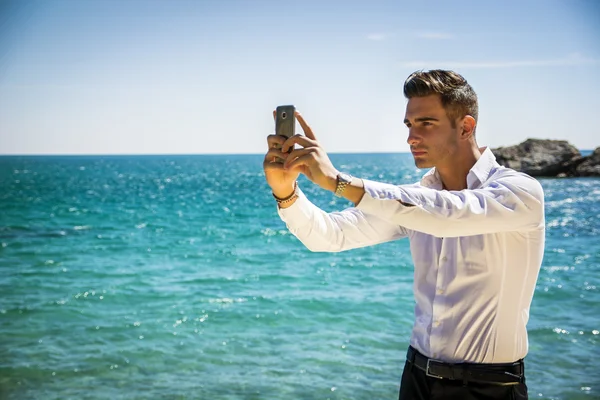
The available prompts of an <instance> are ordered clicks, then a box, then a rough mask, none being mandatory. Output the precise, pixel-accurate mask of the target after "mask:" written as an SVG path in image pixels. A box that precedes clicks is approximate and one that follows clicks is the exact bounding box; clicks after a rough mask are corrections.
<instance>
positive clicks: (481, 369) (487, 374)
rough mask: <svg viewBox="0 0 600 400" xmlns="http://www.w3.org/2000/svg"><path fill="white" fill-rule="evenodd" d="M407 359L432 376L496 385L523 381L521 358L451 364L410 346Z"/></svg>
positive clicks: (523, 369) (514, 383)
mask: <svg viewBox="0 0 600 400" xmlns="http://www.w3.org/2000/svg"><path fill="white" fill-rule="evenodd" d="M406 358H407V360H408V361H409V362H410V363H412V364H413V365H414V366H415V367H417V368H419V369H420V370H422V371H425V374H426V375H427V376H429V377H432V378H437V379H453V380H462V381H463V382H465V383H467V382H481V383H491V384H496V385H517V384H519V383H522V382H523V383H524V382H525V367H524V365H523V360H519V361H516V362H514V363H507V364H470V363H460V364H451V363H446V362H443V361H439V360H434V359H433V358H427V357H426V356H424V355H423V354H421V353H419V352H418V351H417V350H415V349H414V348H413V347H412V346H410V347H409V348H408V354H407V355H406Z"/></svg>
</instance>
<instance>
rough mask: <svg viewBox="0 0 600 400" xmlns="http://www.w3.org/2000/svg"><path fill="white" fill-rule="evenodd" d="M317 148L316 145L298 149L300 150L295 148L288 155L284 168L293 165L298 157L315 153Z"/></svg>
mask: <svg viewBox="0 0 600 400" xmlns="http://www.w3.org/2000/svg"><path fill="white" fill-rule="evenodd" d="M315 150H316V148H315V147H306V148H304V149H298V150H294V151H293V152H291V153H289V155H288V156H287V158H286V160H285V162H284V163H283V168H284V169H289V168H290V165H292V163H293V162H294V161H295V160H296V159H298V158H302V157H304V156H305V155H307V154H311V153H314V152H315Z"/></svg>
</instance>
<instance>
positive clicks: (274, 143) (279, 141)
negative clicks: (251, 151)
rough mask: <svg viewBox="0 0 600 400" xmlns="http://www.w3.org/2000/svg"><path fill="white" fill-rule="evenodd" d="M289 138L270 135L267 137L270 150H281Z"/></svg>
mask: <svg viewBox="0 0 600 400" xmlns="http://www.w3.org/2000/svg"><path fill="white" fill-rule="evenodd" d="M286 140H287V138H286V137H285V136H281V135H269V136H267V143H268V144H269V148H275V149H280V148H281V147H282V146H283V144H284V143H285V141H286Z"/></svg>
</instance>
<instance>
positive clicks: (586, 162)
mask: <svg viewBox="0 0 600 400" xmlns="http://www.w3.org/2000/svg"><path fill="white" fill-rule="evenodd" d="M572 175H573V176H600V147H597V148H596V150H594V152H593V153H592V154H590V155H589V156H587V157H584V158H583V160H582V161H581V162H580V163H579V164H578V165H577V166H576V167H575V170H574V171H573V174H572Z"/></svg>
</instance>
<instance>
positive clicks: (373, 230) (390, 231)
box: [278, 189, 407, 252]
mask: <svg viewBox="0 0 600 400" xmlns="http://www.w3.org/2000/svg"><path fill="white" fill-rule="evenodd" d="M298 190H299V189H298ZM298 194H299V197H298V199H297V200H296V201H295V203H294V204H293V205H292V206H290V207H288V208H285V209H279V211H278V212H279V216H280V217H281V219H282V220H283V221H284V222H285V223H286V225H287V227H288V229H289V230H290V232H292V234H294V236H296V237H297V238H298V239H299V240H300V241H301V242H302V243H303V244H304V245H305V246H306V247H307V248H308V249H309V250H311V251H320V252H339V251H344V250H350V249H354V248H358V247H365V246H371V245H374V244H378V243H383V242H387V241H391V240H395V239H399V238H402V237H406V236H407V231H406V229H404V228H402V227H400V226H398V225H396V224H394V223H390V222H389V221H385V220H383V219H380V218H379V217H377V216H375V215H368V214H365V213H363V212H362V211H361V210H359V209H357V208H348V209H346V210H344V211H340V212H332V213H327V212H325V211H323V210H321V209H320V208H318V207H317V206H316V205H314V204H313V203H311V202H310V201H309V200H308V199H307V198H306V196H305V195H304V194H303V193H302V191H300V190H299V192H298Z"/></svg>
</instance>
